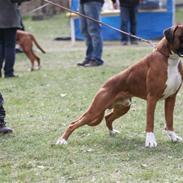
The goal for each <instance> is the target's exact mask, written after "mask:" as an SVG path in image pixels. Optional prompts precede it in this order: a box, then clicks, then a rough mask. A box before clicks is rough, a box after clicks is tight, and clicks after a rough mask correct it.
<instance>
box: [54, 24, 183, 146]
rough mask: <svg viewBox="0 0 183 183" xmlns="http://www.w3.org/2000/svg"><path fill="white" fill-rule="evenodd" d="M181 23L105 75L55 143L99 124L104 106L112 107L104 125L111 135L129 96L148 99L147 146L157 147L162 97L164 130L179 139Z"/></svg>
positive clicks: (182, 72) (122, 113) (105, 107)
mask: <svg viewBox="0 0 183 183" xmlns="http://www.w3.org/2000/svg"><path fill="white" fill-rule="evenodd" d="M181 56H183V25H178V26H175V27H171V28H168V29H167V30H165V31H164V37H163V38H162V39H161V40H160V42H159V43H158V44H157V47H156V49H154V51H153V52H152V53H150V54H149V55H148V56H146V57H145V58H144V59H142V60H140V61H139V62H138V63H136V64H134V65H132V66H131V67H129V68H127V69H126V70H124V71H122V72H120V73H119V74H117V75H115V76H113V77H111V78H110V79H108V80H107V81H106V82H105V83H104V85H103V86H102V87H101V88H100V89H99V91H98V92H97V93H96V95H95V97H94V99H93V101H92V103H91V105H90V107H89V108H88V110H87V111H86V112H85V113H84V114H83V115H82V116H80V117H79V118H78V119H76V120H75V121H73V122H72V123H71V124H70V125H69V126H68V128H67V129H66V131H65V132H64V134H63V135H62V136H61V137H60V138H59V139H58V140H57V142H56V144H67V140H68V138H69V136H70V135H71V133H72V132H73V131H74V130H75V129H76V128H78V127H80V126H83V125H85V124H87V125H89V126H95V125H98V124H99V123H100V122H101V120H102V119H103V117H104V114H105V111H106V109H112V111H111V112H110V113H109V114H107V115H105V120H106V126H107V128H108V129H109V132H110V134H111V135H114V134H115V133H117V132H118V131H116V130H115V129H113V126H112V123H113V121H114V120H115V119H117V118H119V117H120V116H122V115H124V114H125V113H127V112H128V110H129V109H130V105H131V98H132V97H139V98H141V99H144V100H146V101H147V116H146V117H147V120H146V121H147V124H146V140H145V146H146V147H156V146H157V142H156V138H155V135H154V132H153V131H154V112H155V107H156V103H157V102H158V101H159V100H164V101H165V122H166V127H165V130H166V132H167V134H168V136H169V137H170V139H171V140H172V141H173V142H177V141H181V140H182V138H181V137H179V136H178V135H177V134H176V133H175V131H174V128H173V111H174V106H175V99H176V95H177V92H178V91H179V89H180V87H181V84H182V79H183V68H182V64H181V61H180V57H181Z"/></svg>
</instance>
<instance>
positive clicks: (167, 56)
mask: <svg viewBox="0 0 183 183" xmlns="http://www.w3.org/2000/svg"><path fill="white" fill-rule="evenodd" d="M156 51H158V52H159V53H161V54H162V55H163V56H165V57H166V58H169V55H167V54H165V53H164V52H162V51H161V50H160V49H158V48H156Z"/></svg>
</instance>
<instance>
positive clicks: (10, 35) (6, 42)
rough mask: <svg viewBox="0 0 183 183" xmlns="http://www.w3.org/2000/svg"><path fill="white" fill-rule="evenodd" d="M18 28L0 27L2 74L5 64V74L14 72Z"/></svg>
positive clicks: (8, 74)
mask: <svg viewBox="0 0 183 183" xmlns="http://www.w3.org/2000/svg"><path fill="white" fill-rule="evenodd" d="M15 44H16V28H9V29H0V74H1V69H2V67H3V63H4V62H5V64H4V74H5V76H12V75H13V74H14V69H13V67H14V64H15Z"/></svg>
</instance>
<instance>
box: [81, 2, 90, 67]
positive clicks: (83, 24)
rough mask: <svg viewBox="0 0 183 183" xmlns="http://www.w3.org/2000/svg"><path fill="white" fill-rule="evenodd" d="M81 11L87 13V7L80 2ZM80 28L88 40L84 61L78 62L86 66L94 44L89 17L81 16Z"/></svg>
mask: <svg viewBox="0 0 183 183" xmlns="http://www.w3.org/2000/svg"><path fill="white" fill-rule="evenodd" d="M79 12H80V13H81V14H83V15H85V8H84V5H83V4H80V7H79ZM80 29H81V33H82V34H83V36H84V38H85V41H86V55H85V59H84V62H82V63H78V65H79V66H84V65H85V64H87V63H89V61H90V60H91V57H92V50H93V46H92V41H91V37H90V35H89V33H88V27H87V19H86V18H84V17H82V16H80Z"/></svg>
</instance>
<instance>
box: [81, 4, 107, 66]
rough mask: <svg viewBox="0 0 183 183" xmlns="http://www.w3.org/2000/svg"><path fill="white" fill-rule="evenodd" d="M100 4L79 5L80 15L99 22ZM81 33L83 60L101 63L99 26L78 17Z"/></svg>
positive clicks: (101, 42)
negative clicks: (82, 36)
mask: <svg viewBox="0 0 183 183" xmlns="http://www.w3.org/2000/svg"><path fill="white" fill-rule="evenodd" d="M101 8H102V3H99V2H95V1H94V2H88V3H84V4H80V10H79V11H80V13H82V14H84V15H87V16H89V17H92V18H93V19H96V20H99V18H100V12H101ZM80 22H81V25H80V26H81V33H82V34H83V35H84V37H85V40H86V46H87V49H86V57H85V60H95V61H96V62H98V63H99V64H100V63H103V60H102V48H103V40H102V36H101V28H100V24H99V23H97V22H94V21H92V20H89V19H86V18H84V17H80Z"/></svg>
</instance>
